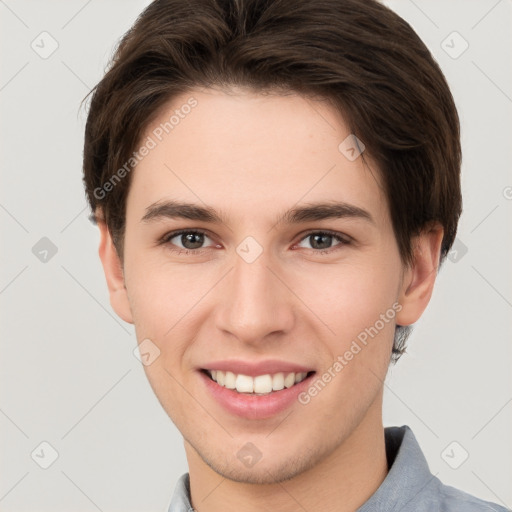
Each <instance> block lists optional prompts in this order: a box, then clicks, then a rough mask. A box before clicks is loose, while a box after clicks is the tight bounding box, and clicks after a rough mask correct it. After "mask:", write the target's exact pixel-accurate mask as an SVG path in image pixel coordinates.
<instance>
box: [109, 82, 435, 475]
mask: <svg viewBox="0 0 512 512" xmlns="http://www.w3.org/2000/svg"><path fill="white" fill-rule="evenodd" d="M191 97H193V98H194V100H195V102H192V103H194V106H193V107H192V108H184V107H183V106H184V105H186V104H191V102H190V101H189V100H190V98H191ZM187 102H188V103H187ZM176 110H178V111H179V113H180V114H179V115H178V116H177V118H179V121H178V122H176V119H174V122H173V127H172V129H169V126H168V125H167V130H168V131H169V133H166V132H165V130H162V125H164V124H165V122H167V121H169V119H170V117H171V115H173V113H174V111H176ZM349 135H350V130H349V128H348V127H347V126H346V125H345V123H344V121H343V119H342V118H341V117H340V116H339V114H337V113H335V111H334V110H333V109H332V108H330V107H329V106H328V104H327V103H325V102H319V101H312V100H307V99H305V98H303V97H301V96H298V95H287V96H278V95H266V96H263V95H260V94H257V93H251V92H247V91H241V90H238V91H231V92H230V93H229V94H228V93H226V92H224V91H220V90H211V89H208V90H194V91H192V92H191V93H190V94H184V95H183V96H180V97H178V98H174V99H173V101H172V103H169V104H168V105H167V106H166V108H165V109H163V110H162V111H161V112H160V115H159V117H158V119H156V120H155V121H154V122H153V123H152V124H151V125H150V126H149V127H148V129H147V131H146V134H145V135H144V137H143V139H144V141H146V142H147V141H148V140H149V139H148V137H150V138H151V139H152V140H153V141H154V142H155V143H156V145H155V147H153V148H152V149H150V151H149V152H148V154H147V155H146V156H145V157H144V158H143V159H141V161H140V162H139V163H138V164H137V166H136V169H135V170H134V171H133V175H132V183H131V188H130V192H129V195H128V199H127V217H126V232H125V240H124V261H123V276H122V279H123V284H122V285H119V286H118V287H117V288H116V286H115V285H112V283H111V292H112V293H113V298H112V304H113V306H114V308H115V309H116V311H117V312H118V313H119V314H120V316H122V317H123V318H124V319H125V320H127V321H130V322H133V323H134V324H135V328H136V334H137V339H138V341H139V343H141V342H142V341H143V340H150V341H145V342H144V343H146V346H147V347H152V348H151V350H150V352H151V353H152V354H153V355H152V356H151V359H153V357H155V354H157V355H158V351H159V355H158V357H156V359H154V361H152V362H151V364H148V365H147V366H144V368H145V371H146V374H147V376H148V379H149V382H150V383H151V386H152V388H153V390H154V392H155V393H156V395H157V397H158V399H159V401H160V403H161V404H162V406H163V408H164V409H165V411H166V412H167V413H168V415H169V416H170V418H171V419H172V420H173V422H174V423H175V424H176V426H177V427H178V429H179V430H180V431H181V433H182V434H183V436H184V438H185V441H186V448H187V454H188V455H191V456H194V457H197V458H198V460H199V459H200V460H201V461H203V462H204V463H206V464H207V465H208V466H209V467H210V468H212V469H214V470H215V471H216V472H217V473H219V474H221V475H223V476H225V477H228V478H230V479H233V480H236V481H242V482H253V483H256V482H259V483H265V482H270V481H276V480H284V479H287V478H291V477H293V476H295V475H298V474H300V473H302V472H304V471H306V470H308V469H310V468H312V467H314V466H315V464H317V463H319V461H321V460H323V459H325V458H326V457H327V456H329V455H332V454H333V453H336V451H337V450H339V449H341V447H342V446H343V444H344V441H346V440H347V439H348V438H349V436H351V435H353V434H354V433H355V432H357V431H358V429H361V428H363V426H364V425H365V424H370V423H375V424H377V423H378V422H380V421H381V419H380V418H381V409H380V407H381V399H382V386H383V384H382V381H383V379H384V377H385V375H386V371H387V368H388V363H389V358H390V353H391V348H392V343H393V335H394V329H395V324H396V323H397V322H398V323H400V320H402V321H403V322H402V324H403V325H405V324H406V323H408V322H407V321H408V320H413V319H415V318H416V316H418V311H419V309H421V310H422V308H421V307H420V308H418V307H417V306H416V309H414V306H411V304H408V302H407V301H409V302H412V298H411V297H412V294H411V290H412V289H413V284H414V283H413V274H412V273H411V272H409V271H406V270H405V269H404V267H403V266H402V263H401V260H400V255H399V252H398V248H397V244H396V240H395V237H394V234H393V229H392V225H391V221H390V216H389V208H388V205H387V202H386V198H385V196H384V194H383V191H382V188H381V183H380V181H379V179H380V178H379V170H378V168H377V167H376V166H375V165H374V163H373V162H372V160H371V158H370V157H369V156H367V155H365V156H366V158H365V161H366V164H365V163H364V162H363V159H362V158H361V156H359V157H357V153H354V151H352V152H351V151H350V149H348V150H347V147H348V148H349V147H350V139H349V140H348V141H347V142H345V143H344V144H345V145H342V146H341V150H340V144H341V143H342V142H343V141H344V140H345V139H347V137H348V136H349ZM159 139H161V140H159ZM144 141H143V142H144ZM347 144H348V146H347ZM149 145H151V146H152V145H153V144H152V143H150V144H149ZM353 146H354V145H353V144H352V147H353ZM354 155H355V156H356V157H357V158H355V157H354ZM349 157H350V158H349ZM182 203H186V204H187V205H188V206H187V207H183V206H180V204H182ZM434 245H435V244H434ZM434 250H435V247H434ZM112 257H113V256H112ZM103 258H104V263H105V261H106V260H107V259H108V257H107V256H105V253H104V254H103ZM106 266H108V263H107V264H106ZM107 274H108V270H107ZM107 277H108V276H107ZM113 279H114V278H113V277H112V276H111V277H110V280H111V281H112V280H113ZM114 289H115V290H114ZM427 295H428V293H427ZM422 296H423V299H424V298H425V297H424V296H425V293H423V295H422ZM427 300H428V298H427ZM425 305H426V304H425ZM407 315H409V317H407ZM415 315H416V316H415ZM412 317H414V318H412ZM212 377H213V378H212ZM213 379H215V380H216V381H217V382H216V381H215V380H213ZM233 387H235V389H230V388H233ZM315 390H316V391H315ZM192 454H193V455H192ZM254 461H257V463H254Z"/></svg>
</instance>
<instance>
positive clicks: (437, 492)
mask: <svg viewBox="0 0 512 512" xmlns="http://www.w3.org/2000/svg"><path fill="white" fill-rule="evenodd" d="M384 433H385V440H386V455H387V460H388V466H389V472H388V474H387V476H386V478H385V479H384V481H383V482H382V484H381V485H380V487H379V488H378V489H377V491H375V493H374V494H373V495H372V496H371V497H370V499H369V500H368V501H366V503H364V505H363V506H361V507H359V509H358V510H357V511H356V512H391V511H393V512H413V511H414V512H507V509H506V508H504V507H502V506H500V505H496V504H494V503H491V502H488V501H484V500H481V499H479V498H476V497H474V496H471V495H470V494H467V493H465V492H463V491H459V490H458V489H455V488H454V487H449V486H447V485H444V484H443V483H442V482H441V481H440V480H439V479H438V478H437V477H435V476H434V475H433V474H432V473H431V472H430V469H429V467H428V464H427V460H426V459H425V456H424V455H423V452H422V451H421V448H420V446H419V444H418V441H416V437H414V434H413V432H412V430H411V429H410V428H409V427H408V426H407V425H404V426H402V427H387V428H385V429H384ZM193 511H194V509H193V508H192V506H191V504H190V481H189V474H188V473H185V474H184V475H182V476H181V478H180V479H179V480H178V483H177V485H176V488H175V490H174V495H173V497H172V500H171V504H170V506H169V511H168V512H193Z"/></svg>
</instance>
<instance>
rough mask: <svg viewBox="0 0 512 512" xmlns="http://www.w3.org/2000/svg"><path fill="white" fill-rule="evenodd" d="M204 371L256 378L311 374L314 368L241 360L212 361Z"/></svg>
mask: <svg viewBox="0 0 512 512" xmlns="http://www.w3.org/2000/svg"><path fill="white" fill-rule="evenodd" d="M201 369H203V370H221V371H224V372H233V373H235V374H242V375H248V376H250V377H256V376H257V375H266V374H271V375H272V374H275V373H280V372H282V373H292V372H293V373H299V372H306V373H308V372H310V371H313V370H312V368H308V367H307V366H303V365H300V364H297V363H292V362H289V361H280V360H278V359H266V360H263V361H258V362H255V361H243V360H240V359H225V360H222V361H212V362H209V363H205V365H204V366H201Z"/></svg>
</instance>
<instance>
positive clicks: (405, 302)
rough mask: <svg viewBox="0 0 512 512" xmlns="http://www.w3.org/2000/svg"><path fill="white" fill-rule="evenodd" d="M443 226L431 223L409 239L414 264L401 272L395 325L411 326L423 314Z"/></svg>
mask: <svg viewBox="0 0 512 512" xmlns="http://www.w3.org/2000/svg"><path fill="white" fill-rule="evenodd" d="M442 240H443V227H442V226H441V225H440V224H439V223H435V224H434V225H432V226H430V227H429V228H428V229H425V230H424V231H422V232H421V233H420V234H419V235H418V236H416V237H415V238H414V239H413V246H414V261H413V263H412V265H411V266H410V267H408V268H407V269H406V270H405V271H404V276H403V281H402V286H401V289H400V294H399V298H398V302H399V303H400V304H401V305H402V309H401V310H400V312H399V313H398V314H397V315H396V323H397V324H398V325H411V324H414V323H415V322H416V321H417V320H418V319H419V318H420V317H421V315H422V314H423V311H425V309H426V307H427V305H428V303H429V301H430V298H431V296H432V292H433V290H434V284H435V280H436V277H437V270H438V267H439V255H440V251H441V242H442Z"/></svg>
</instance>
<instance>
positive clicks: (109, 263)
mask: <svg viewBox="0 0 512 512" xmlns="http://www.w3.org/2000/svg"><path fill="white" fill-rule="evenodd" d="M97 223H98V227H99V228H100V247H99V251H98V253H99V255H100V259H101V264H102V265H103V271H104V272H105V278H106V280H107V286H108V291H109V294H110V305H111V306H112V308H113V309H114V311H115V312H116V313H117V315H118V316H119V317H120V318H122V319H123V320H124V321H125V322H128V323H130V324H132V323H133V318H132V312H131V309H130V303H129V301H128V293H127V290H126V287H125V284H124V275H123V267H122V264H121V260H120V259H119V256H118V254H117V250H116V248H115V246H114V242H113V241H112V236H111V235H110V231H109V230H108V228H107V225H106V223H105V221H104V220H102V219H98V222H97Z"/></svg>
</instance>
